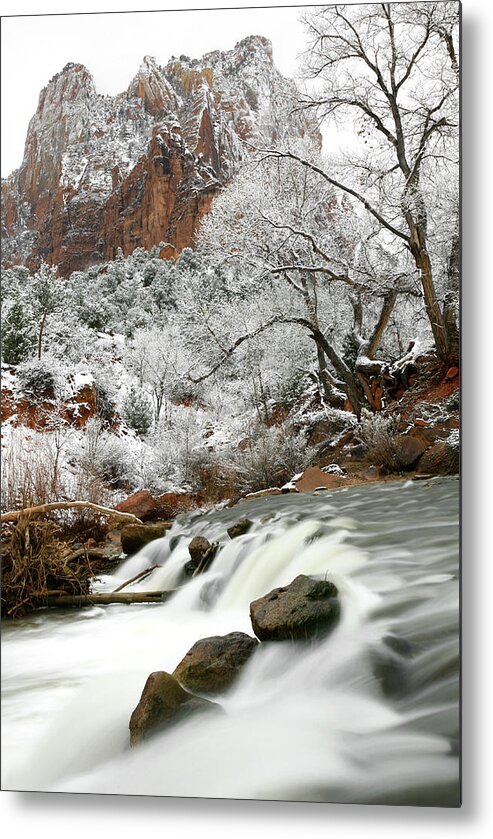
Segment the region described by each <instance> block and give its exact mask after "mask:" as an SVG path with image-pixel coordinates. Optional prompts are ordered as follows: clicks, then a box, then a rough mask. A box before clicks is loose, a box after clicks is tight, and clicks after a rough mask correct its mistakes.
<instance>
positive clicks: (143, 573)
mask: <svg viewBox="0 0 493 839" xmlns="http://www.w3.org/2000/svg"><path fill="white" fill-rule="evenodd" d="M162 567H163V566H162V565H159V564H157V565H151V567H150V568H146V570H145V571H141V572H140V574H136V575H135V577H131V578H130V580H127V582H126V583H122V584H121V586H118V588H116V589H115V590H114V592H113V594H117V592H119V591H121V590H122V589H124V588H126V587H127V586H129V585H130V583H136V582H137V580H143V579H144V577H147V575H148V574H150V573H151V571H154V569H155V568H162Z"/></svg>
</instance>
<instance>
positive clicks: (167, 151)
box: [2, 36, 317, 275]
mask: <svg viewBox="0 0 493 839" xmlns="http://www.w3.org/2000/svg"><path fill="white" fill-rule="evenodd" d="M294 93H295V88H294V84H293V82H291V81H290V80H288V79H285V78H284V77H283V76H281V75H280V73H279V72H278V71H277V69H276V67H275V65H274V64H273V61H272V49H271V45H270V42H269V41H267V40H266V39H265V38H261V37H257V36H252V37H250V38H246V39H245V40H243V41H241V42H240V43H239V44H237V45H236V47H235V48H234V49H233V50H231V51H229V52H226V53H222V52H219V51H217V52H213V53H209V54H208V55H205V56H204V57H203V58H202V59H200V60H198V59H189V58H188V57H186V56H181V57H180V58H179V59H176V58H172V59H171V60H170V61H169V62H168V64H167V65H166V67H160V66H159V65H158V64H157V63H156V61H155V60H154V59H152V58H150V57H148V56H147V57H145V58H144V60H143V62H142V65H141V67H140V68H139V70H138V72H137V74H136V76H135V77H134V79H133V80H132V81H131V82H130V85H129V87H128V89H127V90H126V91H125V92H124V93H121V94H119V95H118V96H115V97H112V96H102V95H101V94H98V93H97V91H96V90H95V87H94V82H93V80H92V77H91V75H90V73H89V72H88V71H87V69H86V68H85V67H83V66H82V65H81V64H68V65H67V66H66V67H65V68H64V69H63V70H62V72H61V73H59V74H57V75H56V76H55V77H54V78H53V79H52V80H51V81H50V82H49V84H48V85H47V86H46V87H45V88H44V89H43V90H42V92H41V94H40V98H39V104H38V108H37V111H36V113H35V115H34V116H33V118H32V120H31V122H30V124H29V129H28V134H27V138H26V145H25V151H24V159H23V162H22V165H21V167H20V169H19V170H17V171H15V172H13V173H12V175H10V176H9V178H8V179H6V180H5V181H3V182H2V259H3V262H4V264H5V265H14V264H26V265H28V267H30V268H35V267H37V266H38V265H39V263H40V262H41V261H42V260H45V261H46V262H48V263H49V264H55V265H58V266H59V270H60V272H61V273H62V274H64V275H68V274H70V273H71V272H72V271H75V270H82V269H84V268H86V267H88V266H89V265H91V264H95V263H98V262H101V261H103V260H106V259H113V258H114V256H115V255H116V252H117V250H118V248H121V249H122V250H123V253H124V254H125V255H128V254H129V253H131V252H132V251H133V250H134V248H136V247H144V248H146V249H148V248H151V247H152V246H153V245H156V244H159V243H160V242H163V243H165V244H166V245H167V247H166V248H163V251H162V253H163V255H166V256H171V255H174V254H177V253H179V252H180V251H181V250H182V249H183V248H185V247H189V246H191V245H193V243H194V237H195V234H196V231H197V227H198V225H199V222H200V219H201V218H202V217H203V216H204V214H205V213H207V212H208V210H209V208H210V205H211V202H212V199H213V197H214V195H215V194H216V193H217V192H218V190H220V189H221V187H222V186H223V185H224V184H225V183H226V182H227V181H228V180H229V179H230V178H231V177H232V176H233V175H234V173H235V171H237V170H238V168H239V166H241V162H242V160H244V158H245V156H247V155H248V154H249V153H250V152H249V146H248V142H252V143H255V142H263V143H272V142H275V141H276V140H278V139H280V138H281V137H282V136H283V135H284V134H285V133H286V132H287V133H289V134H290V135H291V136H293V135H294V136H303V135H304V134H306V133H309V134H310V135H313V136H317V132H316V129H315V127H314V125H312V124H311V123H310V122H309V121H307V120H305V119H304V118H303V117H294V118H293V119H292V120H290V121H289V124H287V123H286V121H285V119H284V120H283V117H282V110H283V106H284V105H285V103H286V102H287V101H289V100H290V98H291V97H292V96H293V95H294ZM245 141H247V142H245Z"/></svg>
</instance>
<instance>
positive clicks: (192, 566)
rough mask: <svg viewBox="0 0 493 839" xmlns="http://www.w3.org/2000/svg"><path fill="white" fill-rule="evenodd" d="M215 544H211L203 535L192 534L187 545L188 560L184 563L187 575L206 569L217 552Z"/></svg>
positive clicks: (190, 575) (191, 575) (199, 572)
mask: <svg viewBox="0 0 493 839" xmlns="http://www.w3.org/2000/svg"><path fill="white" fill-rule="evenodd" d="M217 548H218V546H217V544H211V543H210V542H209V540H208V539H206V538H205V537H204V536H194V537H193V539H192V541H191V542H190V544H189V546H188V553H189V554H190V560H189V561H188V562H187V563H186V565H185V574H186V575H187V577H193V576H194V575H195V574H201V573H202V572H203V571H207V569H208V567H209V565H210V564H211V562H212V560H213V559H214V557H215V555H216V553H217Z"/></svg>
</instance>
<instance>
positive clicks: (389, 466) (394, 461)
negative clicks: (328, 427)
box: [357, 411, 405, 473]
mask: <svg viewBox="0 0 493 839" xmlns="http://www.w3.org/2000/svg"><path fill="white" fill-rule="evenodd" d="M399 423H400V414H397V415H394V416H390V417H387V416H385V415H384V414H371V413H370V412H369V411H363V412H362V415H361V421H360V424H359V427H358V429H357V436H358V438H359V440H360V441H361V443H362V444H363V445H364V446H365V449H366V459H367V460H368V461H369V463H372V464H373V465H375V466H380V467H381V468H382V469H383V470H384V471H385V472H390V473H392V472H400V471H401V470H402V468H403V466H404V465H405V464H403V463H402V460H401V458H400V450H401V443H400V440H399Z"/></svg>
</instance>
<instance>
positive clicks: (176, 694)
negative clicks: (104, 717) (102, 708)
mask: <svg viewBox="0 0 493 839" xmlns="http://www.w3.org/2000/svg"><path fill="white" fill-rule="evenodd" d="M219 707H220V706H218V705H216V703H215V702H210V701H209V700H208V699H202V698H201V697H199V696H193V695H192V694H191V693H188V692H187V691H186V690H184V689H183V688H182V686H181V685H180V684H179V683H178V682H177V680H176V679H175V678H174V677H173V676H171V675H170V674H169V673H165V672H164V671H156V672H155V673H151V675H150V676H149V677H148V679H147V681H146V683H145V686H144V690H143V691H142V696H141V697H140V700H139V703H138V705H137V706H136V708H135V709H134V711H133V712H132V716H131V717H130V723H129V728H130V745H131V746H137V745H138V744H139V743H141V742H142V741H143V740H146V739H147V738H148V737H151V736H152V735H154V734H158V733H159V732H161V731H165V730H166V729H167V728H170V727H171V726H172V725H175V724H176V723H177V722H181V721H183V720H184V719H187V718H188V717H190V716H193V715H194V714H197V713H204V712H206V711H211V710H214V709H215V708H219Z"/></svg>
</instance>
